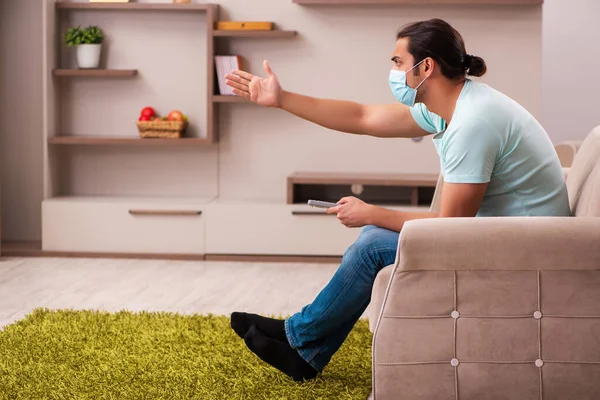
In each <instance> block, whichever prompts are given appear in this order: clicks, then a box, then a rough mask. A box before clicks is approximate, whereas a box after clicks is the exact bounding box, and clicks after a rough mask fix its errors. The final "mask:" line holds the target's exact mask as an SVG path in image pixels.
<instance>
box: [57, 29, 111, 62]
mask: <svg viewBox="0 0 600 400" xmlns="http://www.w3.org/2000/svg"><path fill="white" fill-rule="evenodd" d="M103 41H104V32H103V31H102V29H100V28H98V27H97V26H93V25H90V26H88V27H87V28H81V27H80V26H77V27H74V28H70V29H69V30H68V31H67V33H66V34H65V43H66V44H67V46H68V47H76V48H77V65H78V66H79V68H98V67H99V65H100V54H101V51H102V42H103Z"/></svg>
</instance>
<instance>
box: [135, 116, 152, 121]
mask: <svg viewBox="0 0 600 400" xmlns="http://www.w3.org/2000/svg"><path fill="white" fill-rule="evenodd" d="M138 121H152V118H151V117H147V116H145V115H142V116H141V117H140V119H139V120H138Z"/></svg>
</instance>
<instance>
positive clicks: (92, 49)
mask: <svg viewBox="0 0 600 400" xmlns="http://www.w3.org/2000/svg"><path fill="white" fill-rule="evenodd" d="M101 51H102V45H101V44H80V45H79V46H77V65H78V66H79V68H98V67H99V66H100V53H101Z"/></svg>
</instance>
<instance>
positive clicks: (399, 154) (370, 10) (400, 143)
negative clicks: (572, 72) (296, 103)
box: [219, 0, 542, 201]
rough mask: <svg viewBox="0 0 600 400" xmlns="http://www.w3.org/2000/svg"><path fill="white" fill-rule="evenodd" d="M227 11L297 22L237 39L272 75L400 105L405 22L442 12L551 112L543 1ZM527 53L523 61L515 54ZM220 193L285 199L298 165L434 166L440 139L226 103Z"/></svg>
mask: <svg viewBox="0 0 600 400" xmlns="http://www.w3.org/2000/svg"><path fill="white" fill-rule="evenodd" d="M220 3H221V4H222V7H223V8H224V9H225V10H226V11H227V15H226V17H227V18H230V19H233V20H268V21H276V22H277V23H279V25H280V26H281V27H282V28H283V29H296V30H298V31H299V37H298V38H297V39H293V40H283V41H282V40H277V41H269V40H264V41H256V40H235V41H231V47H230V50H231V51H232V52H234V53H240V54H242V55H244V57H245V58H246V60H247V62H248V65H249V68H250V70H251V71H252V72H255V73H258V74H263V72H262V67H261V63H262V60H263V59H264V58H267V59H269V60H270V63H271V66H272V68H273V69H274V71H275V73H277V74H278V76H279V78H280V81H281V82H282V84H283V85H284V88H286V89H287V90H291V91H298V92H300V93H303V94H307V95H313V96H321V97H330V98H338V99H349V100H355V101H359V102H365V103H390V102H393V101H394V99H393V97H392V94H391V92H390V90H389V87H388V82H387V79H388V72H389V69H390V67H391V62H390V61H389V60H390V57H391V53H392V50H393V47H394V42H395V36H396V33H397V31H398V30H399V28H400V27H402V26H403V25H404V24H406V23H409V22H412V21H415V20H422V19H428V18H432V17H440V18H443V19H446V20H447V21H449V22H450V23H451V24H453V25H454V26H455V27H456V28H457V29H458V30H459V31H460V32H461V33H462V34H463V36H464V39H465V41H466V45H467V51H469V52H470V53H472V54H476V55H479V56H481V57H483V58H484V59H485V60H486V62H487V63H488V67H489V73H488V74H487V75H486V76H485V77H484V78H483V81H485V82H487V83H489V84H491V85H493V86H494V87H496V88H497V89H499V90H501V91H503V92H505V93H506V94H508V95H509V96H511V97H513V98H514V99H515V100H517V101H518V102H520V103H521V104H523V105H524V106H525V107H526V108H527V109H529V110H530V111H531V112H532V113H533V114H534V115H535V116H536V117H538V118H539V117H540V114H541V97H540V96H541V79H540V78H539V71H540V68H541V25H542V22H541V7H514V6H513V7H506V6H503V7H486V6H478V7H473V6H439V7H432V6H423V7H419V6H345V7H339V6H337V7H336V6H327V7H324V6H314V7H303V6H299V5H295V4H292V2H291V0H253V2H252V4H253V6H252V7H248V6H246V4H248V3H247V1H244V0H222V1H221V2H220ZM515 58H518V59H520V60H522V61H523V62H522V63H520V64H516V63H514V62H513V60H514V59H515ZM222 110H223V111H222V119H223V121H224V125H223V127H222V130H221V133H222V143H221V145H220V146H221V154H220V161H219V181H220V190H219V194H220V195H221V196H223V197H226V198H232V197H235V198H243V199H252V200H255V199H261V198H268V199H274V200H277V201H284V197H285V178H286V177H287V176H288V175H289V174H290V173H292V172H294V171H305V170H308V171H331V172H337V171H344V172H397V173H403V172H428V173H429V172H431V173H436V172H438V171H439V161H438V158H437V155H436V154H435V150H434V148H433V146H432V143H431V140H424V141H422V142H421V143H419V144H415V143H413V142H411V141H410V140H406V139H376V138H369V137H352V136H349V135H346V134H342V133H337V132H331V131H326V130H325V129H323V128H321V127H318V126H314V125H311V124H308V123H305V122H303V121H300V120H298V119H296V118H295V117H293V116H290V115H288V114H285V113H283V112H281V111H278V110H270V109H258V108H256V107H253V106H250V105H248V106H244V105H237V104H236V105H227V106H223V107H222Z"/></svg>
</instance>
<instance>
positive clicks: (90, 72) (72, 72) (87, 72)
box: [52, 69, 138, 78]
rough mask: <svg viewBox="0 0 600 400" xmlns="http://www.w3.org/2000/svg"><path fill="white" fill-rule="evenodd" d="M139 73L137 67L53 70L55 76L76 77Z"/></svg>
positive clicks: (124, 76)
mask: <svg viewBox="0 0 600 400" xmlns="http://www.w3.org/2000/svg"><path fill="white" fill-rule="evenodd" d="M137 74H138V71H137V69H55V70H53V71H52V75H54V76H60V77H74V78H75V77H90V78H128V77H133V76H136V75H137Z"/></svg>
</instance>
